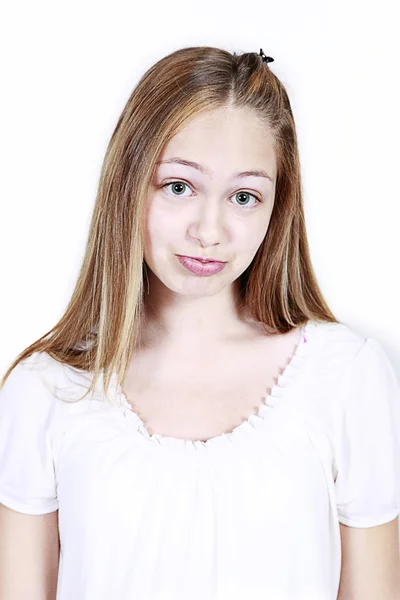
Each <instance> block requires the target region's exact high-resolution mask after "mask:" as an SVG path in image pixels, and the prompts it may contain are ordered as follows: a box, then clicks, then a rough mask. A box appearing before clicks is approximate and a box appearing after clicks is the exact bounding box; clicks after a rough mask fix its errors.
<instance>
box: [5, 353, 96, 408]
mask: <svg viewBox="0 0 400 600" xmlns="http://www.w3.org/2000/svg"><path fill="white" fill-rule="evenodd" d="M89 381H90V377H89V374H85V373H84V372H81V371H79V370H76V369H72V368H71V367H69V366H68V365H65V364H63V363H60V362H59V361H57V360H55V359H54V358H52V357H51V356H50V355H49V354H47V353H46V352H35V353H34V354H32V355H31V356H29V357H28V358H27V359H24V360H22V361H21V362H19V363H18V364H17V365H16V366H15V367H14V369H13V370H12V371H11V372H10V374H9V376H8V377H7V379H6V380H5V382H4V385H3V387H2V388H1V390H0V414H3V415H4V412H5V411H7V412H12V411H18V412H20V413H21V412H22V413H23V414H32V412H34V413H35V414H36V415H38V413H40V412H42V413H44V412H49V411H50V412H51V411H54V410H56V409H57V405H58V404H59V403H60V401H61V400H69V399H71V398H72V397H76V396H79V394H83V393H84V390H85V389H87V388H85V384H88V383H89Z"/></svg>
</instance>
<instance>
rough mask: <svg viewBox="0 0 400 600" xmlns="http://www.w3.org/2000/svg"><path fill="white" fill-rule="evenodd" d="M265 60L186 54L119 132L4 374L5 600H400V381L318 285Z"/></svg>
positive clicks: (144, 91) (156, 80)
mask: <svg viewBox="0 0 400 600" xmlns="http://www.w3.org/2000/svg"><path fill="white" fill-rule="evenodd" d="M271 60H272V59H271V58H270V57H266V56H265V54H264V53H263V52H262V50H261V51H260V53H256V52H249V53H244V54H241V55H238V54H236V53H233V54H231V53H229V52H228V51H225V50H222V49H218V48H211V47H192V48H184V49H181V50H178V51H176V52H174V53H172V54H170V55H169V56H166V57H165V58H163V59H161V60H160V61H159V62H158V63H157V64H155V65H154V66H152V67H151V68H150V69H149V70H148V72H147V73H145V75H144V76H143V77H142V78H141V80H140V81H139V83H138V84H137V86H136V87H135V89H134V90H133V92H132V95H131V97H130V98H129V100H128V102H127V104H126V106H125V108H124V110H123V112H122V114H121V116H120V118H119V121H118V123H117V126H116V129H115V131H114V133H113V135H112V137H111V140H110V143H109V146H108V149H107V152H106V156H105V160H104V164H103V168H102V171H101V176H100V183H99V188H98V195H97V199H96V204H95V207H94V212H93V218H92V221H91V225H90V231H89V236H88V242H87V247H86V252H85V256H84V259H83V262H82V267H81V270H80V273H79V277H78V280H77V283H76V287H75V289H74V292H73V295H72V298H71V300H70V302H69V305H68V306H67V309H66V311H65V313H64V315H63V316H62V318H61V319H60V321H59V322H58V323H57V324H56V325H55V326H54V327H53V328H52V329H51V330H50V331H49V332H47V333H46V334H45V335H43V336H42V337H41V338H40V339H39V340H37V341H35V342H34V343H33V344H31V345H30V346H29V347H28V348H26V349H25V350H23V351H22V352H21V353H20V354H19V355H18V357H17V358H16V360H15V361H14V362H13V364H12V365H11V366H10V368H9V369H8V371H7V373H6V374H5V376H4V378H3V387H2V390H1V395H0V502H1V503H2V506H1V513H0V536H1V539H2V550H1V561H0V589H1V598H2V600H9V599H11V598H17V597H18V598H20V597H21V598H22V597H24V598H28V597H29V598H30V599H31V598H32V599H34V598H35V599H36V598H54V597H55V596H56V594H57V599H58V600H71V599H73V600H114V599H116V598H118V599H119V600H129V599H132V600H172V599H173V600H183V599H189V598H190V600H200V599H202V600H228V599H229V600H236V599H241V600H243V599H244V598H246V599H247V598H248V599H251V600H259V599H260V600H261V598H263V599H265V598H271V599H273V600H289V599H290V600H334V599H336V598H337V597H339V598H340V600H344V599H348V598H350V597H351V598H362V599H363V600H368V599H372V598H374V600H375V599H376V598H378V597H379V598H385V599H387V600H389V598H390V599H393V600H394V598H395V597H396V598H397V597H398V596H397V594H398V593H399V589H400V586H399V551H398V530H397V522H398V521H397V516H398V514H399V513H400V492H399V487H400V486H399V480H400V477H399V475H400V467H399V465H400V391H399V386H398V382H397V379H396V375H395V373H394V370H393V368H392V365H391V363H390V362H389V360H388V358H387V356H386V354H385V353H384V351H383V349H382V347H381V345H380V344H379V343H378V341H376V340H375V339H373V338H364V337H363V336H362V335H360V334H358V333H356V332H355V331H354V330H353V329H352V328H351V327H350V326H348V325H346V324H344V323H341V322H340V321H338V320H337V319H336V318H335V317H334V315H333V314H332V312H331V311H330V309H329V307H328V306H327V304H326V302H325V300H324V298H323V296H322V294H321V291H320V289H319V287H318V283H317V280H316V276H315V274H314V271H313V268H312V264H311V260H310V253H309V246H308V242H307V234H306V228H305V218H304V208H303V198H302V187H301V177H300V162H299V153H298V145H297V139H296V129H295V123H294V120H293V114H292V110H291V106H290V102H289V99H288V96H287V93H286V90H285V88H284V86H283V85H282V83H281V82H280V81H279V79H278V78H277V77H276V75H274V73H273V72H272V70H270V68H269V66H268V64H269V62H271ZM370 563H372V564H370ZM372 567H373V568H372Z"/></svg>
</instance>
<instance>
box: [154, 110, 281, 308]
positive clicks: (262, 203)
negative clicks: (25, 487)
mask: <svg viewBox="0 0 400 600" xmlns="http://www.w3.org/2000/svg"><path fill="white" fill-rule="evenodd" d="M172 159H174V160H173V162H172ZM178 159H179V160H181V161H182V160H183V161H190V162H191V163H193V164H192V165H188V164H182V163H181V162H179V160H178ZM159 161H160V164H158V166H157V169H156V171H155V176H154V180H153V181H152V184H151V186H150V188H149V193H148V197H147V204H146V232H145V247H144V259H145V262H146V264H147V266H148V267H149V269H150V272H149V278H150V280H151V281H153V282H154V281H156V283H157V285H159V284H160V283H161V286H165V287H166V288H168V289H169V290H170V291H172V292H175V293H177V294H184V295H190V296H204V295H213V294H218V293H219V292H221V291H222V290H224V289H225V288H226V287H227V286H231V285H232V284H233V282H234V281H235V280H236V279H237V278H238V277H239V276H240V275H241V274H242V273H243V272H244V271H245V270H246V268H247V267H248V266H249V265H250V263H251V261H252V260H253V258H254V256H255V254H256V252H257V250H258V248H259V247H260V244H261V243H262V241H263V239H264V237H265V234H266V232H267V229H268V224H269V221H270V217H271V213H272V209H273V204H274V196H275V180H276V168H277V167H276V157H275V151H274V148H273V142H272V138H271V136H270V133H269V131H268V129H267V128H266V127H265V125H263V124H262V123H261V122H260V120H259V118H258V117H257V116H256V115H255V114H254V113H253V112H251V111H249V110H247V109H246V110H245V109H237V108H235V109H233V108H223V109H218V110H214V111H212V112H209V113H207V114H206V115H201V116H199V117H197V118H196V119H194V120H193V121H192V122H191V123H190V124H189V125H188V126H186V127H185V128H184V129H183V130H182V131H180V132H179V133H178V134H177V135H176V136H175V137H174V138H172V139H171V140H170V141H169V143H168V144H167V145H166V146H165V148H164V151H163V152H162V154H161V156H160V158H159ZM246 171H259V173H253V174H250V173H245V172H246ZM260 171H262V172H263V173H260ZM240 173H242V174H241V175H240ZM179 256H181V257H185V256H186V257H187V256H189V257H200V258H212V259H215V260H218V261H224V262H225V266H224V268H223V269H222V270H221V271H219V272H217V273H213V274H204V273H203V274H199V273H194V272H192V271H191V270H188V268H187V267H185V266H184V264H182V262H185V259H184V258H183V259H182V262H181V260H180V259H179ZM186 264H188V261H187V260H186Z"/></svg>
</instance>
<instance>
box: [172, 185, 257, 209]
mask: <svg viewBox="0 0 400 600" xmlns="http://www.w3.org/2000/svg"><path fill="white" fill-rule="evenodd" d="M170 185H172V186H173V190H174V192H173V194H172V195H173V196H182V195H183V194H182V192H183V191H184V190H183V189H182V188H189V189H191V188H190V186H189V185H188V184H187V183H185V182H184V181H170V182H169V183H165V184H164V185H163V186H161V187H162V188H163V189H164V188H167V187H168V186H170ZM235 196H236V197H238V196H239V197H241V200H240V201H239V203H238V204H237V206H243V207H244V208H253V207H254V206H256V204H259V203H261V200H260V199H259V198H258V197H257V196H256V195H255V194H251V193H250V192H246V191H245V190H242V191H240V192H236V193H235V194H233V196H231V198H234V197H235ZM183 197H184V198H188V196H183ZM249 197H250V198H254V200H255V202H254V203H253V204H251V205H250V206H249V204H245V202H248V198H249Z"/></svg>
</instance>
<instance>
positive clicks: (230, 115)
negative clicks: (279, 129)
mask: <svg viewBox="0 0 400 600" xmlns="http://www.w3.org/2000/svg"><path fill="white" fill-rule="evenodd" d="M172 157H182V158H184V159H187V160H188V161H193V162H196V163H197V164H198V165H201V166H202V167H204V170H203V171H202V172H203V174H204V175H208V176H210V177H212V176H213V175H214V174H215V173H216V172H218V173H222V172H224V171H226V170H229V172H231V171H232V170H235V171H239V170H240V171H246V170H257V169H258V170H265V171H266V172H267V173H268V174H270V175H271V177H272V178H273V179H274V178H275V175H276V156H275V148H274V142H273V138H272V135H271V132H270V130H269V128H268V127H267V126H266V125H265V123H263V122H262V121H261V119H260V118H259V117H258V116H257V114H256V113H255V112H254V111H249V110H248V109H242V108H221V109H216V110H213V111H208V112H207V113H203V114H201V115H198V116H196V117H195V118H193V119H192V120H191V121H190V123H188V124H187V125H186V126H185V127H183V128H182V129H181V130H180V131H179V132H178V133H177V134H176V135H175V136H174V137H173V138H172V139H171V140H169V142H168V143H167V144H166V146H165V147H164V149H163V152H162V153H161V155H160V157H159V159H158V164H160V167H159V168H162V167H163V165H161V163H162V162H163V161H167V160H168V159H171V158H172Z"/></svg>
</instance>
